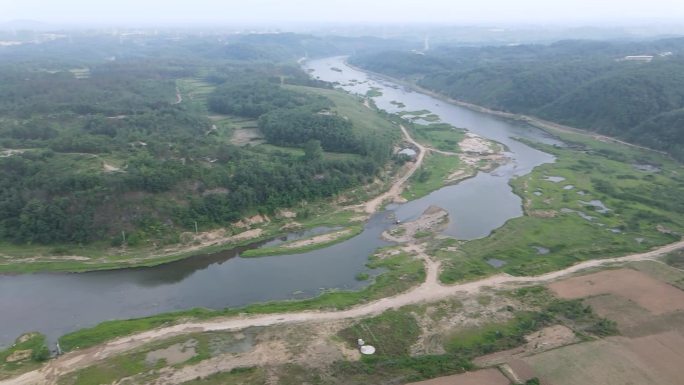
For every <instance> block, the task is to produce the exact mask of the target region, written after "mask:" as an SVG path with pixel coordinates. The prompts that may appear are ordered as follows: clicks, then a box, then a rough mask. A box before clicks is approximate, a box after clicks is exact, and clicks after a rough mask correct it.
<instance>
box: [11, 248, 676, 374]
mask: <svg viewBox="0 0 684 385" xmlns="http://www.w3.org/2000/svg"><path fill="white" fill-rule="evenodd" d="M682 248H684V240H682V241H679V242H675V243H671V244H669V245H665V246H662V247H659V248H657V249H654V250H651V251H648V252H645V253H640V254H631V255H627V256H623V257H617V258H609V259H600V260H591V261H585V262H581V263H578V264H576V265H574V266H571V267H568V268H566V269H563V270H558V271H554V272H551V273H547V274H542V275H539V276H534V277H513V276H510V275H508V274H498V275H494V276H491V277H488V278H485V279H481V280H479V281H473V282H467V283H462V284H456V285H444V284H442V283H440V282H439V279H438V276H439V267H440V264H439V262H437V261H434V260H432V259H431V258H430V257H428V256H427V255H426V254H425V252H424V251H423V249H422V248H421V247H420V246H418V245H414V244H409V245H406V246H404V249H405V250H407V251H412V252H415V253H416V254H417V255H418V256H419V257H420V258H422V259H423V260H424V261H425V267H426V280H425V282H424V283H422V284H421V285H419V286H417V287H415V288H413V289H411V290H409V291H407V292H404V293H401V294H398V295H396V296H393V297H387V298H382V299H379V300H377V301H373V302H370V303H367V304H364V305H360V306H356V307H353V308H351V309H349V310H343V311H304V312H298V313H281V314H266V315H253V316H239V317H232V318H222V319H216V320H212V321H203V322H187V323H183V324H179V325H174V326H169V327H165V328H160V329H155V330H150V331H146V332H142V333H138V334H135V335H132V336H127V337H122V338H118V339H115V340H112V341H109V342H106V343H104V344H101V345H98V346H95V347H92V348H88V349H83V350H76V351H73V352H69V353H67V354H65V355H63V356H61V357H59V358H56V359H53V360H51V361H49V362H48V363H47V364H46V365H45V366H43V367H42V368H41V369H38V370H34V371H32V372H28V373H25V374H23V375H21V376H18V377H15V378H11V379H8V380H4V381H0V385H10V384H11V385H29V384H31V385H32V384H52V383H55V382H56V381H57V379H58V378H59V376H61V375H64V374H66V373H69V372H72V371H75V370H78V369H82V368H85V367H87V366H90V365H92V364H94V363H96V362H97V361H100V360H103V359H105V358H108V357H111V356H113V355H116V354H121V353H124V352H127V351H130V350H131V349H134V348H137V347H140V346H142V345H144V344H146V343H149V342H151V341H154V340H157V339H164V338H170V337H174V336H177V335H182V334H187V333H196V332H206V331H231V330H240V329H244V328H247V327H251V326H270V325H278V324H286V323H301V322H308V321H317V322H320V321H331V320H340V319H346V318H359V317H367V316H372V315H375V314H379V313H382V312H383V311H385V310H389V309H394V308H399V307H402V306H405V305H410V304H416V303H424V302H436V301H439V300H442V299H445V298H448V297H450V296H453V295H455V294H476V293H478V292H479V291H480V290H482V289H483V288H488V287H491V288H496V289H506V288H511V287H515V286H516V285H519V284H535V283H545V282H548V281H552V280H555V279H558V278H560V277H563V276H566V275H568V274H572V273H576V272H578V271H581V270H585V269H588V268H593V267H600V266H605V265H608V264H616V263H625V262H632V261H642V260H649V259H654V258H657V257H659V256H662V255H664V254H667V253H670V252H672V251H675V250H678V249H682Z"/></svg>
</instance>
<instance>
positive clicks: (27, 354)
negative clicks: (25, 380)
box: [0, 333, 50, 380]
mask: <svg viewBox="0 0 684 385" xmlns="http://www.w3.org/2000/svg"><path fill="white" fill-rule="evenodd" d="M19 358H21V359H19ZM48 358H50V351H49V349H48V347H47V344H46V341H45V336H44V335H42V334H40V333H26V334H24V335H22V336H20V337H19V338H17V340H16V341H15V342H14V344H13V345H12V346H11V347H9V348H7V349H5V350H0V380H1V379H5V378H9V377H12V376H16V375H18V374H19V373H24V372H26V371H29V370H32V369H35V368H37V367H38V366H39V365H40V363H42V362H43V361H45V360H47V359H48ZM8 360H9V361H8Z"/></svg>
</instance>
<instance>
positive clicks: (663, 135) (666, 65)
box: [351, 39, 684, 159]
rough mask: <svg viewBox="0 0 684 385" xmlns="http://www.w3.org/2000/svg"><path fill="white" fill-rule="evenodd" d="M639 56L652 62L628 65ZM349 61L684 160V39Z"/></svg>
mask: <svg viewBox="0 0 684 385" xmlns="http://www.w3.org/2000/svg"><path fill="white" fill-rule="evenodd" d="M634 55H650V56H653V60H652V61H651V62H638V61H630V60H624V58H625V57H626V56H634ZM351 61H352V62H353V63H354V64H356V65H359V66H362V67H365V68H368V69H370V70H373V71H376V72H382V73H385V74H388V75H391V76H395V77H401V78H405V79H409V80H411V81H415V82H417V83H418V84H419V85H421V86H423V87H426V88H429V89H432V90H435V91H437V92H440V93H442V94H445V95H447V96H449V97H452V98H455V99H460V100H464V101H468V102H471V103H475V104H478V105H482V106H486V107H490V108H494V109H497V110H502V111H509V112H514V113H524V114H531V115H535V116H539V117H542V118H545V119H548V120H552V121H555V122H559V123H562V124H567V125H570V126H575V127H579V128H585V129H590V130H593V131H597V132H600V133H603V134H607V135H611V136H616V137H620V138H623V139H626V140H629V141H632V142H634V143H638V144H643V145H647V146H651V147H653V148H656V149H660V150H665V151H668V152H669V153H670V154H672V155H673V156H675V157H677V158H678V159H684V125H682V123H683V121H682V119H681V116H682V114H683V112H682V108H684V39H663V40H656V41H643V42H596V41H561V42H558V43H554V44H550V45H517V46H503V47H458V46H443V47H439V48H438V49H436V50H433V51H429V52H427V53H424V54H416V53H411V52H407V51H391V52H381V53H373V54H359V55H356V56H354V57H352V59H351Z"/></svg>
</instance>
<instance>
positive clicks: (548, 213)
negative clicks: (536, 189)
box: [527, 210, 558, 218]
mask: <svg viewBox="0 0 684 385" xmlns="http://www.w3.org/2000/svg"><path fill="white" fill-rule="evenodd" d="M527 215H529V216H531V217H537V218H554V217H556V216H557V215H558V211H556V210H530V211H528V212H527Z"/></svg>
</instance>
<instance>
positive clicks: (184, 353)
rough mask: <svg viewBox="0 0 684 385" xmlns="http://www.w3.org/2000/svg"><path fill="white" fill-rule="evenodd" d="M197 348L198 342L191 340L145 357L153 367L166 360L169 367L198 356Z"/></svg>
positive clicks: (152, 352)
mask: <svg viewBox="0 0 684 385" xmlns="http://www.w3.org/2000/svg"><path fill="white" fill-rule="evenodd" d="M195 347H197V340H195V339H189V340H187V341H185V342H183V343H177V344H173V345H171V346H169V347H167V348H164V349H157V350H153V351H151V352H148V353H147V355H146V356H145V361H146V362H147V363H148V364H150V365H153V366H154V365H156V364H157V362H158V361H159V360H164V361H165V362H166V364H167V365H176V364H180V363H182V362H185V361H187V360H189V359H191V358H192V357H194V356H195V355H197V351H196V349H195Z"/></svg>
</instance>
